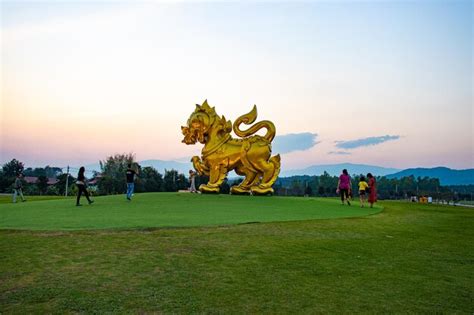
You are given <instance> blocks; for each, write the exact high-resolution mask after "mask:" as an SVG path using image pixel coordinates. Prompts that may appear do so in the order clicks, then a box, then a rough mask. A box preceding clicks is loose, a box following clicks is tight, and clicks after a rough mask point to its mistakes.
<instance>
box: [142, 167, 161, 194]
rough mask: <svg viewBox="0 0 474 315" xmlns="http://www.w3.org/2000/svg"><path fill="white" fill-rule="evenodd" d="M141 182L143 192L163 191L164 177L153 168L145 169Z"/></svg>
mask: <svg viewBox="0 0 474 315" xmlns="http://www.w3.org/2000/svg"><path fill="white" fill-rule="evenodd" d="M139 181H141V184H142V185H141V186H142V187H143V188H142V189H143V191H146V192H156V191H163V175H161V174H160V173H158V171H157V170H156V169H154V168H153V167H144V168H143V169H142V170H141V172H140V177H139ZM137 191H139V190H137Z"/></svg>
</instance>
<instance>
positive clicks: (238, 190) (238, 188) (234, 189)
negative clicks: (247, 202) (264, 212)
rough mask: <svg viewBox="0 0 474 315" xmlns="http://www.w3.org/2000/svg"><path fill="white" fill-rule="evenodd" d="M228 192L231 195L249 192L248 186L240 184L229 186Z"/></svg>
mask: <svg viewBox="0 0 474 315" xmlns="http://www.w3.org/2000/svg"><path fill="white" fill-rule="evenodd" d="M230 193H231V194H233V195H248V194H250V193H251V191H250V189H249V188H245V187H241V186H232V187H231V188H230Z"/></svg>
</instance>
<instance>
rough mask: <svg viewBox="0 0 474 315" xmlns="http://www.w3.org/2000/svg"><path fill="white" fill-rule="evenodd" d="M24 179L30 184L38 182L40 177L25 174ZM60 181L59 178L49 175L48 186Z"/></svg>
mask: <svg viewBox="0 0 474 315" xmlns="http://www.w3.org/2000/svg"><path fill="white" fill-rule="evenodd" d="M23 179H24V180H25V182H27V183H28V184H36V183H37V182H38V177H35V176H25V177H24V178H23ZM58 182H59V180H57V179H56V178H52V177H48V186H51V185H54V184H57V183H58Z"/></svg>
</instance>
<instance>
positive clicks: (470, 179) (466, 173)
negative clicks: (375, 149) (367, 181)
mask: <svg viewBox="0 0 474 315" xmlns="http://www.w3.org/2000/svg"><path fill="white" fill-rule="evenodd" d="M411 175H413V176H415V177H431V178H439V181H440V183H441V185H472V184H474V169H472V168H470V169H465V170H453V169H450V168H447V167H434V168H409V169H406V170H403V171H400V172H397V173H394V174H390V175H387V178H402V177H407V176H411Z"/></svg>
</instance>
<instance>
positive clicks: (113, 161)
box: [98, 153, 140, 194]
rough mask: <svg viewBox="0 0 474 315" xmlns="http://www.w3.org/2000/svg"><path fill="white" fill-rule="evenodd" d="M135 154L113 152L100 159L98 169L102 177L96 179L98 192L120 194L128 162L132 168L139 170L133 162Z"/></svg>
mask: <svg viewBox="0 0 474 315" xmlns="http://www.w3.org/2000/svg"><path fill="white" fill-rule="evenodd" d="M134 160H135V155H134V154H132V153H129V154H115V155H113V156H108V157H107V158H106V159H105V160H104V161H100V169H101V172H102V177H101V178H100V180H99V181H98V188H99V193H100V194H121V193H124V192H125V189H126V185H125V172H126V171H127V168H128V164H129V163H130V164H132V168H134V169H136V170H139V169H140V166H139V165H138V164H136V163H134Z"/></svg>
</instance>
